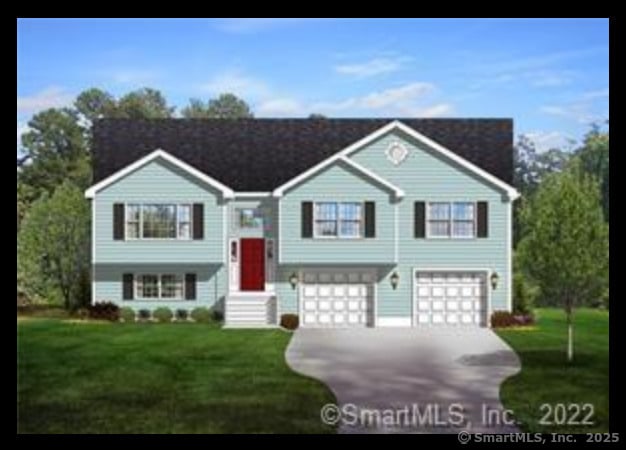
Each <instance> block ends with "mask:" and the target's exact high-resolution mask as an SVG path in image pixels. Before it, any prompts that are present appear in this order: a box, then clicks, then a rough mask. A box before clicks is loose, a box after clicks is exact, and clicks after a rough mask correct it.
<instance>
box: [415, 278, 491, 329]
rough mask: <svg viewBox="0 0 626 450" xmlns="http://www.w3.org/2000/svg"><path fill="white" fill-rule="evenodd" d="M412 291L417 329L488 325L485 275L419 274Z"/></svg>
mask: <svg viewBox="0 0 626 450" xmlns="http://www.w3.org/2000/svg"><path fill="white" fill-rule="evenodd" d="M413 292H414V295H415V314H416V317H415V324H416V325H417V326H420V325H473V326H484V325H485V324H486V316H487V286H486V275H485V273H484V272H471V271H468V272H421V271H420V272H416V273H415V289H414V290H413Z"/></svg>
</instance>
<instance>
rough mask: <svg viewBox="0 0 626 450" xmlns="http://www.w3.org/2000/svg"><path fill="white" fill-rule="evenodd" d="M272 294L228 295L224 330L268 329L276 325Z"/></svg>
mask: <svg viewBox="0 0 626 450" xmlns="http://www.w3.org/2000/svg"><path fill="white" fill-rule="evenodd" d="M276 303H277V301H276V296H275V295H273V294H263V293H259V294H253V295H251V294H248V293H245V294H236V293H235V294H233V293H231V294H229V295H228V296H227V297H226V304H225V311H224V327H225V328H268V327H275V326H277V324H278V320H277V319H278V318H277V308H276Z"/></svg>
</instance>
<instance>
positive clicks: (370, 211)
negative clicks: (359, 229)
mask: <svg viewBox="0 0 626 450" xmlns="http://www.w3.org/2000/svg"><path fill="white" fill-rule="evenodd" d="M365 237H366V238H375V237H376V203H374V202H365Z"/></svg>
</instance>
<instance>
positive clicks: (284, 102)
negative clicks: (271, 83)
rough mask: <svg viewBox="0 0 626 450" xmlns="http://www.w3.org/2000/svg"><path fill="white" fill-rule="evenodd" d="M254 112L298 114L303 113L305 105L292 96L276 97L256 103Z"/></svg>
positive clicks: (261, 113)
mask: <svg viewBox="0 0 626 450" xmlns="http://www.w3.org/2000/svg"><path fill="white" fill-rule="evenodd" d="M254 109H255V113H256V114H257V115H259V116H299V115H303V114H304V111H305V109H306V108H305V107H303V105H301V104H300V102H298V101H297V100H295V99H292V98H276V99H273V100H267V101H263V102H261V103H259V104H258V105H256V107H255V108H254Z"/></svg>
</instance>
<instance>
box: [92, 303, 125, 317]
mask: <svg viewBox="0 0 626 450" xmlns="http://www.w3.org/2000/svg"><path fill="white" fill-rule="evenodd" d="M89 317H90V318H92V319H99V320H110V321H111V322H117V321H118V320H120V307H119V306H117V305H116V304H115V303H113V302H97V303H95V304H93V305H91V306H89Z"/></svg>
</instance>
